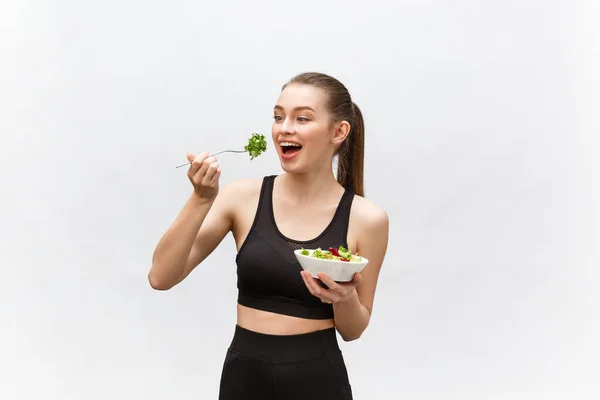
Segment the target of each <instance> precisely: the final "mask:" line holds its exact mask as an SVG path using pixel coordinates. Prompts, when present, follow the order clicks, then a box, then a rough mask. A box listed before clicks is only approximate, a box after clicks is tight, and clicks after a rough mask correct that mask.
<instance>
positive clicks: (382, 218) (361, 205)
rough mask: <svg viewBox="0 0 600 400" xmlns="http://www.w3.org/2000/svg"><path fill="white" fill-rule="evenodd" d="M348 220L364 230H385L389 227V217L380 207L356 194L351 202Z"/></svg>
mask: <svg viewBox="0 0 600 400" xmlns="http://www.w3.org/2000/svg"><path fill="white" fill-rule="evenodd" d="M350 218H352V219H355V220H356V222H358V223H359V224H360V225H361V226H362V227H365V228H368V227H371V228H373V229H382V228H385V229H387V227H388V225H389V216H388V214H387V212H386V210H385V209H384V208H383V207H382V206H381V205H379V204H377V203H375V202H373V201H372V200H369V199H367V198H365V197H363V196H359V195H357V194H355V195H354V199H353V201H352V209H351V212H350Z"/></svg>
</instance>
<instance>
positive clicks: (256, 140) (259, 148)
mask: <svg viewBox="0 0 600 400" xmlns="http://www.w3.org/2000/svg"><path fill="white" fill-rule="evenodd" d="M244 150H246V151H247V152H248V153H250V159H251V160H254V159H255V158H256V157H258V156H259V155H260V154H261V153H263V152H264V151H265V150H267V141H266V139H265V135H261V134H259V133H253V134H252V136H251V137H250V139H249V140H248V144H247V145H246V146H244Z"/></svg>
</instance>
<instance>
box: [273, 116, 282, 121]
mask: <svg viewBox="0 0 600 400" xmlns="http://www.w3.org/2000/svg"><path fill="white" fill-rule="evenodd" d="M273 119H275V121H281V120H282V119H283V117H282V116H281V115H276V116H274V117H273Z"/></svg>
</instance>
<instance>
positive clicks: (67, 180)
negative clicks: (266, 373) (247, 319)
mask: <svg viewBox="0 0 600 400" xmlns="http://www.w3.org/2000/svg"><path fill="white" fill-rule="evenodd" d="M598 8H599V7H598V3H597V2H594V1H592V0H590V1H566V0H565V1H556V0H546V1H542V0H539V1H489V0H488V1H474V0H471V1H464V0H463V1H432V0H431V1H423V0H421V1H416V0H414V1H398V0H393V1H392V0H390V1H382V0H372V1H369V2H359V1H341V0H338V1H312V0H311V1H302V2H275V1H264V0H263V1H253V2H244V1H228V2H196V1H170V2H166V1H161V2H159V1H150V2H148V1H139V0H120V1H114V0H107V1H103V2H87V1H75V0H71V1H66V0H54V1H43V0H38V1H34V0H29V1H27V0H3V1H2V3H1V5H0V29H1V31H0V46H1V47H0V134H1V137H0V155H1V159H0V179H1V181H0V182H1V194H2V196H1V197H0V268H1V271H0V272H1V276H0V277H1V279H0V359H1V360H2V363H1V365H2V367H1V368H2V370H1V371H0V398H2V399H6V400H13V399H61V400H63V399H77V400H80V399H83V400H87V399H89V400H96V399H127V400H129V399H144V400H150V399H178V400H183V399H216V397H217V390H218V380H219V377H220V373H221V366H222V361H223V358H224V355H225V350H226V348H227V346H228V344H229V341H230V340H231V335H232V333H233V328H234V324H235V301H236V294H237V291H236V276H235V264H234V256H235V247H234V244H233V240H232V238H231V236H228V237H227V239H226V240H225V241H224V242H223V244H222V246H221V247H219V248H218V249H217V250H216V251H215V253H213V255H211V256H210V258H209V259H207V261H206V262H205V263H204V264H202V265H201V266H200V267H199V268H198V269H196V270H195V271H194V272H193V274H192V275H191V276H190V277H189V278H188V279H187V280H186V281H184V282H183V283H182V284H180V285H179V286H177V287H175V288H174V289H172V290H171V291H168V292H157V291H153V290H152V289H151V288H150V286H149V284H148V281H147V272H148V269H149V268H150V260H151V256H152V252H153V250H154V246H155V245H156V243H157V241H158V239H159V238H160V236H161V235H162V233H163V232H164V230H165V229H166V228H167V227H168V226H169V224H170V223H171V221H172V220H173V218H174V217H175V216H176V214H177V213H178V212H179V210H180V208H181V206H182V205H183V203H184V202H185V200H186V199H187V196H188V194H189V193H190V190H191V186H190V184H189V182H188V181H187V177H186V175H185V169H175V168H174V167H175V166H176V165H178V164H181V163H184V162H186V160H185V154H186V152H187V151H192V152H200V151H204V150H206V151H219V150H222V149H227V148H240V147H241V146H243V145H244V144H245V143H246V140H247V138H248V137H249V136H250V134H251V133H252V132H261V133H265V134H267V135H269V134H270V126H271V121H272V107H273V105H274V104H275V102H276V100H277V96H278V94H279V90H280V87H281V85H282V84H283V83H285V82H286V81H287V80H288V79H289V78H291V77H292V76H293V75H295V74H296V73H299V72H304V71H321V72H326V73H329V74H332V75H334V76H335V77H337V78H339V79H340V80H341V81H342V82H343V83H345V84H346V85H347V86H348V88H349V89H350V91H351V93H352V95H353V98H354V100H355V101H356V103H357V104H359V106H360V107H361V108H362V110H363V113H364V116H365V122H366V192H367V193H366V195H367V197H369V198H370V199H372V200H373V201H375V202H376V203H378V204H380V205H382V206H383V207H384V208H385V209H386V210H387V211H388V214H389V216H390V220H391V232H390V244H389V252H388V256H387V258H386V262H385V264H384V267H383V270H382V273H381V278H380V284H379V287H378V290H377V294H376V300H375V309H374V314H373V318H372V321H371V325H370V326H369V328H368V330H367V331H366V332H365V334H364V335H363V337H362V338H361V339H360V340H358V341H356V342H352V343H342V346H343V347H342V348H343V351H344V354H345V357H346V360H347V364H348V369H349V372H350V377H351V380H352V385H353V388H354V395H355V399H368V400H373V399H375V400H377V399H411V400H419V399H442V400H446V399H461V400H462V399H534V398H544V399H569V400H571V399H592V398H598V396H600V388H599V387H598V383H597V382H598V379H597V378H598V376H599V371H600V361H599V360H598V354H599V352H600V345H599V344H598V337H600V323H599V321H598V305H599V298H598V294H597V293H598V291H597V288H598V284H597V282H598V281H597V279H598V276H599V274H598V272H597V269H598V267H599V266H600V254H599V251H598V247H599V246H598V244H599V243H600V237H599V231H598V226H599V224H598V222H599V221H598V220H599V213H598V210H599V208H600V207H598V201H599V200H600V196H599V190H598V188H599V185H598V182H599V180H600V174H599V173H598V172H599V168H598V161H597V157H598V154H599V153H598V152H597V145H598V142H599V139H598V135H599V132H600V124H599V118H598V110H599V106H600V102H599V100H600V98H599V92H600V91H599V89H600V85H599V83H600V80H599V78H598V71H600V62H599V61H600V53H599V51H600V29H599V28H598V26H599V24H600V22H599V21H600V13H599V11H600V10H599V9H598ZM269 146H270V151H269V150H267V152H266V153H265V154H264V155H262V156H261V157H259V158H258V159H255V160H253V161H250V160H249V157H247V156H246V155H243V154H224V155H222V156H219V160H220V162H221V164H222V167H223V175H222V182H223V183H225V182H228V181H230V180H233V179H237V178H242V177H253V178H259V177H262V176H264V175H266V174H271V173H279V172H280V167H279V163H278V160H277V157H276V154H275V153H274V151H273V150H272V145H271V142H269ZM307 384H310V382H307Z"/></svg>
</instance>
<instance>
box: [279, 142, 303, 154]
mask: <svg viewBox="0 0 600 400" xmlns="http://www.w3.org/2000/svg"><path fill="white" fill-rule="evenodd" d="M301 148H302V146H300V145H299V144H295V143H281V152H282V153H283V154H285V155H286V156H290V155H292V154H295V153H297V152H299V151H300V149H301Z"/></svg>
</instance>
